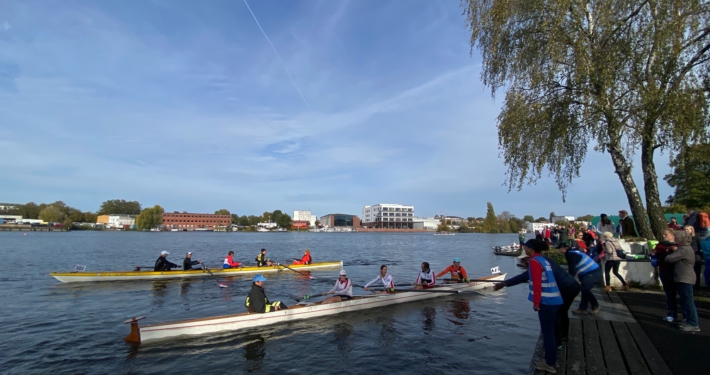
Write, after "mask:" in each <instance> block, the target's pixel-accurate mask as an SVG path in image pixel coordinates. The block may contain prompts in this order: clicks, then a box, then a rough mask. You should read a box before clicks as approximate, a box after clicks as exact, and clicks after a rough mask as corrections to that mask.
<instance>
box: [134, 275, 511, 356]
mask: <svg viewBox="0 0 710 375" xmlns="http://www.w3.org/2000/svg"><path fill="white" fill-rule="evenodd" d="M505 275H506V274H496V275H492V276H488V277H483V278H481V280H486V281H488V282H471V283H460V284H448V285H445V286H440V287H438V288H437V290H438V291H451V292H452V293H458V292H467V291H472V290H478V289H483V288H485V287H491V286H492V285H493V283H491V282H490V281H496V280H500V281H503V280H504V279H505ZM447 294H448V293H435V292H432V293H422V291H418V292H408V291H402V292H396V293H394V294H373V295H369V296H357V297H353V299H352V300H349V301H342V302H335V303H330V304H325V305H324V304H322V303H320V302H316V303H306V304H299V305H295V306H289V308H288V309H287V310H279V311H274V312H269V313H265V314H259V313H249V312H244V313H241V314H234V315H223V316H215V317H209V318H199V319H190V320H183V321H178V322H171V323H158V324H151V325H146V326H143V327H139V326H138V320H140V319H142V318H144V317H140V318H132V319H130V320H127V321H126V322H125V323H130V324H131V333H130V334H129V335H128V336H126V337H125V340H126V341H128V342H132V343H142V342H146V341H151V340H158V339H167V338H172V337H177V336H185V335H205V334H211V333H217V332H227V331H238V330H241V329H246V328H254V327H260V326H266V325H271V324H277V323H283V322H292V321H296V320H303V319H312V318H318V317H323V316H329V315H335V314H340V313H345V312H352V311H359V310H366V309H373V308H377V307H383V306H389V305H395V304H400V303H405V302H412V301H419V300H423V299H429V298H435V297H440V296H443V295H447Z"/></svg>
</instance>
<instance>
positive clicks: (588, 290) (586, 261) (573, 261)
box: [557, 244, 602, 315]
mask: <svg viewBox="0 0 710 375" xmlns="http://www.w3.org/2000/svg"><path fill="white" fill-rule="evenodd" d="M557 249H558V250H560V251H561V252H562V253H564V254H565V259H567V269H568V271H569V274H570V275H572V276H575V275H577V277H578V278H579V284H580V289H581V292H582V301H580V303H579V307H578V308H577V310H574V311H572V314H578V315H582V314H588V313H589V312H588V311H587V307H589V305H590V304H591V305H592V310H591V313H592V314H596V313H598V312H599V310H601V308H602V307H601V306H599V302H598V301H597V298H596V297H594V293H592V288H594V286H595V285H597V284H599V283H601V281H602V269H601V267H599V264H597V262H595V261H594V260H592V258H590V257H589V256H588V255H587V254H585V253H583V252H581V251H579V250H578V249H570V248H569V245H567V244H561V245H560V246H557Z"/></svg>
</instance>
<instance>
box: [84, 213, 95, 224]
mask: <svg viewBox="0 0 710 375" xmlns="http://www.w3.org/2000/svg"><path fill="white" fill-rule="evenodd" d="M96 217H97V215H96V214H95V213H93V212H84V221H83V222H84V223H95V222H96Z"/></svg>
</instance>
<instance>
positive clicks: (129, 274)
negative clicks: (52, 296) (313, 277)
mask: <svg viewBox="0 0 710 375" xmlns="http://www.w3.org/2000/svg"><path fill="white" fill-rule="evenodd" d="M287 267H288V268H292V269H294V270H296V271H309V270H315V269H320V268H335V267H339V268H343V261H342V260H341V261H337V262H319V263H311V264H289V265H287ZM284 269H285V268H284V266H281V265H274V266H264V267H257V266H248V267H242V268H214V269H212V268H210V271H212V273H213V274H214V275H215V276H237V275H242V274H254V273H272V272H278V271H281V270H284ZM50 275H51V276H52V277H54V278H55V279H57V280H59V281H61V282H63V283H72V282H89V281H91V282H93V281H129V280H163V279H180V278H193V277H210V274H209V272H207V270H204V269H196V270H190V271H181V270H174V271H158V272H154V271H126V272H121V271H118V272H117V271H99V272H52V273H50Z"/></svg>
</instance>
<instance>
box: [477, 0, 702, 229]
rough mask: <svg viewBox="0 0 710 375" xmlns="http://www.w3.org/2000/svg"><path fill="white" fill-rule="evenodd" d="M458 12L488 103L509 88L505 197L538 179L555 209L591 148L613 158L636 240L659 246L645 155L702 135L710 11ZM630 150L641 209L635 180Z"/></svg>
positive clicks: (521, 0) (546, 0)
mask: <svg viewBox="0 0 710 375" xmlns="http://www.w3.org/2000/svg"><path fill="white" fill-rule="evenodd" d="M465 7H466V11H465V13H466V16H467V23H468V25H469V27H470V29H471V48H475V47H478V49H479V50H480V51H481V54H482V57H483V68H482V73H481V76H482V79H483V82H484V84H486V85H488V86H490V87H491V91H492V93H495V92H496V91H497V90H498V89H500V88H503V87H505V88H507V89H508V91H507V93H506V98H505V102H504V104H503V108H502V112H501V113H500V115H499V117H498V136H499V143H500V147H501V148H502V150H503V158H504V163H505V164H506V166H507V167H508V181H507V184H508V186H509V188H513V187H515V188H518V189H520V188H522V186H523V184H525V183H528V184H534V183H535V182H537V180H538V179H539V178H540V177H541V176H542V175H543V174H544V173H545V172H544V171H543V169H544V168H546V169H548V170H549V171H550V172H551V173H552V174H553V175H554V176H555V180H556V182H557V185H558V187H559V189H560V191H561V192H562V197H563V200H564V199H565V195H566V188H567V186H568V185H569V183H570V182H571V181H572V179H573V178H575V177H579V169H580V167H581V164H582V162H583V161H584V158H585V156H586V152H587V147H588V145H590V144H591V145H595V150H596V151H600V152H605V153H609V155H610V156H611V161H612V164H613V166H614V168H615V173H616V174H617V175H618V177H619V180H620V182H621V184H622V186H623V188H624V191H625V193H626V196H627V199H628V201H629V205H630V207H631V211H632V213H633V216H634V218H635V219H636V226H637V228H638V229H639V232H640V235H641V236H642V237H646V238H649V239H652V238H654V234H655V236H660V234H661V232H662V231H663V229H665V227H666V225H665V217H664V216H663V212H662V208H661V201H660V196H659V193H658V183H657V180H658V178H657V175H656V169H655V164H654V151H655V150H656V149H660V150H662V151H663V150H667V151H670V152H677V151H678V150H680V149H682V148H684V147H686V145H688V144H692V143H694V142H698V140H701V139H705V138H706V136H707V116H706V115H707V108H708V102H707V101H708V97H707V92H708V86H709V85H708V82H710V69H709V68H710V66H709V65H710V58H709V57H710V48H708V42H709V41H710V33H709V32H708V17H709V15H710V3H708V2H707V1H705V0H685V1H676V0H657V1H646V0H625V1H612V0H606V1H589V0H584V1H582V0H555V1H550V0H541V1H529V0H465ZM522 142H526V144H527V146H528V147H526V148H521V147H520V144H521V143H522ZM527 149H534V150H538V151H539V152H535V153H529V152H526V151H527ZM639 151H640V153H641V169H642V173H643V182H644V193H645V194H644V195H645V197H646V202H645V203H646V207H644V202H643V200H642V199H641V195H640V192H639V189H638V188H637V185H636V182H635V181H634V179H633V176H632V164H631V160H632V157H633V154H634V153H637V152H639ZM647 213H648V217H650V225H649V220H648V219H647ZM659 238H660V237H659Z"/></svg>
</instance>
